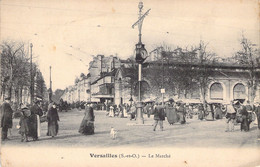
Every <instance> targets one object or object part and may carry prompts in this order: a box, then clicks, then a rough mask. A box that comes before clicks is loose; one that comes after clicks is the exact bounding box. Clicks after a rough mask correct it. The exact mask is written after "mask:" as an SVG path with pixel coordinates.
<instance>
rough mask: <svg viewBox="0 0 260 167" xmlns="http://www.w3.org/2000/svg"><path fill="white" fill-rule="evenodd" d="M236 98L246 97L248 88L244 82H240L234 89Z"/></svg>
mask: <svg viewBox="0 0 260 167" xmlns="http://www.w3.org/2000/svg"><path fill="white" fill-rule="evenodd" d="M233 96H234V99H245V98H246V88H245V86H244V85H243V84H241V83H238V84H236V85H235V86H234V89H233Z"/></svg>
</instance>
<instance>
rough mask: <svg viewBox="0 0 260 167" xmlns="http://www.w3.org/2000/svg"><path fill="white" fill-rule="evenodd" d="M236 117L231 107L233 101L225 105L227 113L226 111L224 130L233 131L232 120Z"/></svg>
mask: <svg viewBox="0 0 260 167" xmlns="http://www.w3.org/2000/svg"><path fill="white" fill-rule="evenodd" d="M235 119H236V111H235V109H234V107H233V101H231V102H230V104H228V105H227V113H226V124H227V127H226V132H229V131H231V132H234V122H235Z"/></svg>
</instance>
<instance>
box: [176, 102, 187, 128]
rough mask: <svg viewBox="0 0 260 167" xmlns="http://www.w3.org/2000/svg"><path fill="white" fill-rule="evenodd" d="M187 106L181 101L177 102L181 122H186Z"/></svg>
mask: <svg viewBox="0 0 260 167" xmlns="http://www.w3.org/2000/svg"><path fill="white" fill-rule="evenodd" d="M185 113H186V111H185V106H184V103H181V102H177V115H178V118H179V122H180V123H181V124H185V122H186V120H185Z"/></svg>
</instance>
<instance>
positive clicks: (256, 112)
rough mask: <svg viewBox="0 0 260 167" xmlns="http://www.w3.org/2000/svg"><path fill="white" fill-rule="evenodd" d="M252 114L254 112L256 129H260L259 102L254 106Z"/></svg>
mask: <svg viewBox="0 0 260 167" xmlns="http://www.w3.org/2000/svg"><path fill="white" fill-rule="evenodd" d="M254 112H255V114H256V117H257V125H258V129H260V103H259V102H258V103H257V104H256V106H255V109H254Z"/></svg>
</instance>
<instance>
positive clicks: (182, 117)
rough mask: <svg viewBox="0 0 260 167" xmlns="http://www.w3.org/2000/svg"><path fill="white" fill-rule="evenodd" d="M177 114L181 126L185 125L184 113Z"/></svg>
mask: <svg viewBox="0 0 260 167" xmlns="http://www.w3.org/2000/svg"><path fill="white" fill-rule="evenodd" d="M177 114H178V117H179V122H180V123H181V124H184V123H185V122H186V120H185V116H184V114H183V113H182V112H177Z"/></svg>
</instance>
